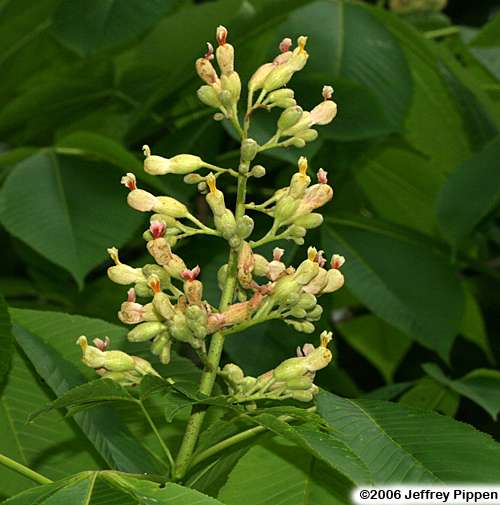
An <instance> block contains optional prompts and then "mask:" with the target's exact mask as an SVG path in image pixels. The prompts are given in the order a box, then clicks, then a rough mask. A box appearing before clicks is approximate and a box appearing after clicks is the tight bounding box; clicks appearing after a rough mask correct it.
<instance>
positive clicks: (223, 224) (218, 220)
mask: <svg viewBox="0 0 500 505" xmlns="http://www.w3.org/2000/svg"><path fill="white" fill-rule="evenodd" d="M214 224H215V228H216V229H217V230H218V231H220V232H221V233H222V236H223V237H224V238H225V239H226V240H229V239H230V238H231V237H233V235H234V234H235V233H236V219H235V217H234V214H233V213H232V212H231V211H230V210H229V209H226V210H225V211H224V212H223V213H222V214H220V215H218V216H217V215H215V216H214Z"/></svg>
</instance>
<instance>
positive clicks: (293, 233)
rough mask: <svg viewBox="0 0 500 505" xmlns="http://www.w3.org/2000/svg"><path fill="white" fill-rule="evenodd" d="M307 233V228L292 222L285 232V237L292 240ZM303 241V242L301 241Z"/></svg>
mask: <svg viewBox="0 0 500 505" xmlns="http://www.w3.org/2000/svg"><path fill="white" fill-rule="evenodd" d="M306 234H307V230H306V229H305V228H304V227H303V226H298V225H296V224H293V225H292V226H290V227H289V228H288V230H287V232H286V237H287V238H289V239H292V240H293V241H296V240H299V241H300V239H302V238H304V237H305V236H306ZM302 243H303V242H302Z"/></svg>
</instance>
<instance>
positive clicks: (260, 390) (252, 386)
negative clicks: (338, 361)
mask: <svg viewBox="0 0 500 505" xmlns="http://www.w3.org/2000/svg"><path fill="white" fill-rule="evenodd" d="M331 339H332V334H331V332H326V331H324V332H323V333H322V334H321V335H320V345H319V346H318V347H314V345H312V344H305V345H304V346H303V347H302V348H300V347H298V348H297V356H296V357H294V358H289V359H287V360H285V361H283V362H282V363H280V364H279V365H278V366H277V367H276V368H274V369H273V370H270V371H268V372H266V373H264V374H262V375H260V376H259V377H250V376H245V374H244V373H243V370H242V369H241V368H240V367H239V366H237V365H235V364H233V363H228V364H227V365H225V366H224V368H223V369H222V371H221V376H222V377H223V378H224V380H225V382H226V384H227V386H228V390H229V394H230V396H231V399H232V401H234V402H237V403H244V402H255V401H256V400H283V399H286V398H291V399H293V400H298V401H302V402H310V401H311V400H312V399H313V396H314V395H315V394H316V393H317V392H318V391H319V388H318V386H316V385H315V384H314V378H315V375H316V372H317V371H318V370H321V369H322V368H325V367H326V366H327V365H328V364H329V363H330V361H331V360H332V353H331V351H330V350H329V349H328V344H329V343H330V340H331Z"/></svg>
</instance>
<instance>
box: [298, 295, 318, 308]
mask: <svg viewBox="0 0 500 505" xmlns="http://www.w3.org/2000/svg"><path fill="white" fill-rule="evenodd" d="M316 304H317V300H316V297H315V296H314V295H312V294H310V293H303V294H301V295H300V298H299V300H298V302H297V307H300V308H301V309H305V310H311V309H313V308H314V307H315V306H316Z"/></svg>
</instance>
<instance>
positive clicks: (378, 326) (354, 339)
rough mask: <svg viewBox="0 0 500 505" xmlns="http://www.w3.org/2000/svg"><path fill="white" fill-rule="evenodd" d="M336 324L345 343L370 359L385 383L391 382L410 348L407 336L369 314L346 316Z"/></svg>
mask: <svg viewBox="0 0 500 505" xmlns="http://www.w3.org/2000/svg"><path fill="white" fill-rule="evenodd" d="M338 327H339V330H340V332H341V333H342V336H343V337H344V339H345V340H347V342H348V343H349V345H350V346H351V347H353V348H354V349H356V350H357V351H358V352H359V353H360V354H361V355H363V356H364V357H365V358H366V359H367V360H368V361H370V362H371V363H372V364H373V365H374V366H375V367H376V368H377V369H378V371H379V372H380V373H381V374H382V376H383V377H384V379H385V381H386V382H392V380H393V377H394V373H395V372H396V370H397V368H398V366H399V365H400V364H401V361H402V360H403V358H404V357H405V355H406V353H407V352H408V350H409V349H410V347H411V340H410V338H409V337H408V336H407V335H405V334H404V333H401V332H400V331H399V330H397V329H396V328H394V327H392V326H391V325H389V324H387V323H386V322H384V321H382V320H381V319H378V318H377V317H375V316H373V315H365V316H360V317H356V318H354V319H349V320H347V321H344V322H342V323H340V324H339V325H338Z"/></svg>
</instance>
